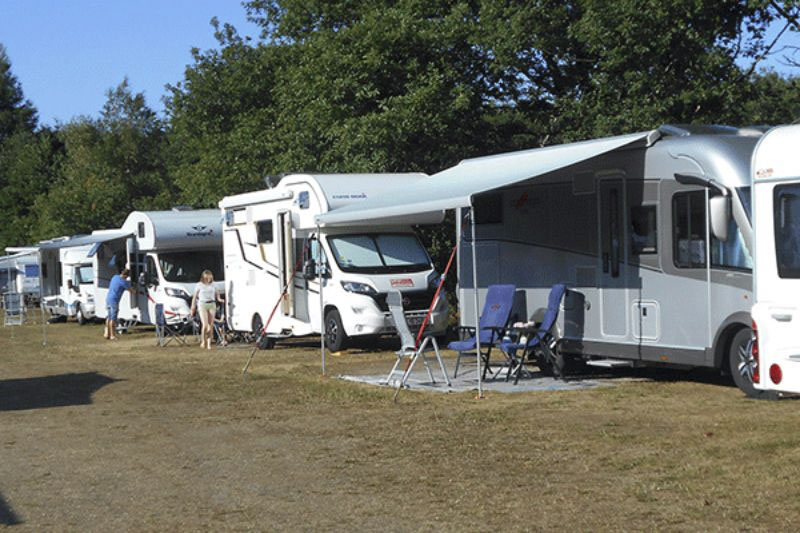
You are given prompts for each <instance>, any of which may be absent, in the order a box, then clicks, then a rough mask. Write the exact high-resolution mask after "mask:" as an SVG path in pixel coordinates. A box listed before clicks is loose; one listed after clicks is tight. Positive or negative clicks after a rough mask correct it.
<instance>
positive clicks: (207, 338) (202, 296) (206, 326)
mask: <svg viewBox="0 0 800 533" xmlns="http://www.w3.org/2000/svg"><path fill="white" fill-rule="evenodd" d="M217 302H220V303H222V300H221V299H220V297H219V293H218V291H217V289H216V288H215V287H214V274H212V273H211V271H210V270H204V271H203V274H202V275H201V276H200V281H199V282H198V283H197V285H196V286H195V289H194V296H192V310H191V313H192V314H193V315H194V313H195V310H198V311H199V312H200V322H201V323H202V324H203V341H202V343H201V346H202V347H203V348H207V349H209V350H210V349H211V341H212V340H213V339H214V315H215V314H216V313H217Z"/></svg>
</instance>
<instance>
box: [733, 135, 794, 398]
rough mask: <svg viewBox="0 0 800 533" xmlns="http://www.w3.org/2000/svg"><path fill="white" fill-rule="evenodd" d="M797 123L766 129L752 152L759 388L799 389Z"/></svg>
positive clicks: (754, 351) (752, 353) (753, 351)
mask: <svg viewBox="0 0 800 533" xmlns="http://www.w3.org/2000/svg"><path fill="white" fill-rule="evenodd" d="M798 147H800V125H795V126H783V127H778V128H775V129H772V130H770V131H768V132H767V133H766V134H765V135H764V137H763V138H762V139H761V141H760V142H759V143H758V145H757V146H756V149H755V153H754V154H753V163H752V179H753V232H754V237H755V239H754V242H755V249H756V254H755V265H754V281H755V282H754V292H755V305H753V309H752V316H753V330H754V331H755V332H757V333H756V335H755V337H754V339H753V340H754V343H753V344H752V345H751V346H750V349H749V350H747V351H746V352H745V354H746V356H748V358H749V360H750V362H751V365H752V368H753V381H754V382H755V386H756V388H758V389H761V390H766V391H779V392H790V393H800V335H798V321H800V157H798V155H797V153H796V150H797V148H798Z"/></svg>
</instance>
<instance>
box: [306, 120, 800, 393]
mask: <svg viewBox="0 0 800 533" xmlns="http://www.w3.org/2000/svg"><path fill="white" fill-rule="evenodd" d="M764 131H766V128H762V127H754V128H734V127H726V126H662V127H660V128H658V129H657V130H653V131H647V132H641V133H636V134H629V135H623V136H619V137H609V138H604V139H595V140H590V141H583V142H577V143H571V144H564V145H555V146H548V147H544V148H537V149H532V150H525V151H520V152H513V153H508V154H499V155H495V156H488V157H481V158H476V159H468V160H465V161H462V162H461V163H459V164H458V165H456V166H454V167H451V168H449V169H446V170H444V171H442V172H440V173H438V174H435V175H433V176H431V177H430V178H429V181H427V182H423V183H420V184H419V185H418V186H412V187H407V188H405V189H403V190H400V189H397V190H392V191H387V192H386V194H385V195H384V197H383V198H380V199H375V200H372V201H369V202H364V203H363V204H359V205H357V206H351V207H348V208H346V209H343V210H341V211H339V212H338V213H336V214H330V215H323V216H321V217H320V222H321V223H323V224H326V225H328V226H332V225H337V224H348V223H350V222H351V221H353V220H361V221H362V222H364V223H373V224H377V223H380V220H381V219H382V217H388V216H400V215H408V214H411V213H424V212H427V211H430V210H434V209H437V210H438V209H456V210H457V211H458V215H457V216H456V220H457V234H458V235H459V238H458V244H459V251H458V256H459V259H458V264H459V290H458V292H459V316H460V320H461V322H462V324H463V325H466V326H474V324H475V320H476V315H477V313H476V304H477V309H480V306H482V301H483V299H484V298H485V294H486V290H487V287H488V286H489V285H492V284H496V283H513V284H515V285H516V287H517V288H518V290H519V294H518V296H519V298H518V301H517V304H516V306H515V311H514V315H515V317H516V320H527V319H529V318H531V317H533V318H534V320H535V319H536V317H537V316H540V315H541V314H542V311H543V308H544V307H546V302H547V295H548V292H549V290H550V288H551V286H552V285H554V284H556V283H566V284H567V285H568V287H569V290H568V291H567V294H566V296H565V298H564V301H563V302H562V312H561V313H560V314H559V320H558V323H557V326H556V327H557V331H556V334H557V337H558V339H559V343H558V358H559V359H560V361H559V363H560V365H559V366H566V363H568V362H569V361H570V360H573V359H575V360H577V359H581V360H583V361H585V362H588V363H590V364H594V365H598V366H618V365H676V366H680V367H710V368H718V369H721V370H723V371H724V372H726V373H730V374H731V375H732V377H733V380H734V381H735V383H736V384H737V385H738V386H739V387H740V388H741V389H742V390H743V391H744V392H745V393H747V394H748V395H750V396H756V397H757V396H763V394H762V393H763V392H764V391H761V390H759V389H756V388H755V386H754V384H753V379H752V376H753V371H754V361H753V357H752V355H751V352H750V346H751V345H752V343H751V336H752V331H751V314H750V311H751V306H752V304H753V274H752V268H753V260H752V258H753V253H752V252H753V250H754V248H753V246H754V238H753V225H752V212H751V181H752V180H751V178H750V167H751V157H752V156H753V152H754V149H755V147H756V145H757V143H758V142H759V139H760V138H761V137H762V135H763V134H764ZM765 142H766V141H765ZM787 153H790V150H788V149H787ZM787 157H788V156H787ZM794 175H795V176H796V175H797V173H796V172H795V174H794ZM787 209H788V208H787ZM767 211H768V213H770V215H769V216H772V215H771V213H772V211H771V210H767ZM789 216H791V215H789ZM473 235H474V238H473ZM759 246H760V245H759ZM759 249H761V248H759ZM767 253H768V254H769V253H772V254H773V256H774V250H772V251H768V252H767ZM473 257H474V258H475V261H473ZM473 272H475V273H476V276H477V283H476V282H475V281H474V280H475V276H474V275H473ZM476 286H477V288H476ZM778 314H780V313H778ZM759 327H761V324H759ZM761 382H762V384H763V382H764V381H763V378H762V380H761ZM784 383H785V381H784Z"/></svg>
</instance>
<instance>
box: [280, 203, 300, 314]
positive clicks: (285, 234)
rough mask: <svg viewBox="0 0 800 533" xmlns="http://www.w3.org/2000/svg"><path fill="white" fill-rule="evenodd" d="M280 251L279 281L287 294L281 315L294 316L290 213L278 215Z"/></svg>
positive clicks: (292, 246)
mask: <svg viewBox="0 0 800 533" xmlns="http://www.w3.org/2000/svg"><path fill="white" fill-rule="evenodd" d="M277 233H278V249H279V250H280V264H279V266H280V272H279V274H278V280H279V282H280V288H281V289H283V288H284V287H286V293H285V294H284V296H283V299H282V300H281V313H283V315H284V316H294V313H295V309H294V292H295V291H294V283H293V282H292V278H293V276H294V273H295V268H296V265H295V259H294V241H293V240H292V214H291V213H290V212H289V211H283V212H281V213H278V232H277Z"/></svg>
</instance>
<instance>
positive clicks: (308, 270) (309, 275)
mask: <svg viewBox="0 0 800 533" xmlns="http://www.w3.org/2000/svg"><path fill="white" fill-rule="evenodd" d="M303 276H304V277H305V278H306V279H314V278H316V277H317V263H316V261H314V260H313V259H307V260H306V262H305V263H304V264H303Z"/></svg>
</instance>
